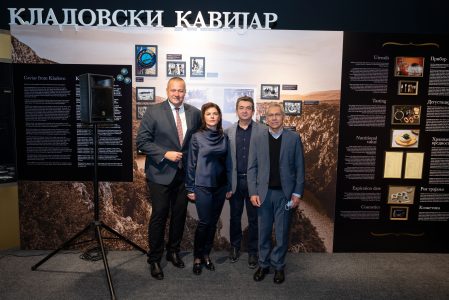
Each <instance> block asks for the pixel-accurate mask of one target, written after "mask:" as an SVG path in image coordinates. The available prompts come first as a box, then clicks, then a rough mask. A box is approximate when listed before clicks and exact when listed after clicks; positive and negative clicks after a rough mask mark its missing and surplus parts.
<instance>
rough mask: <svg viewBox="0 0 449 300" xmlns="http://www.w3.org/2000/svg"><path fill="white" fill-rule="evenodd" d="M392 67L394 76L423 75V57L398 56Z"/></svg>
mask: <svg viewBox="0 0 449 300" xmlns="http://www.w3.org/2000/svg"><path fill="white" fill-rule="evenodd" d="M394 68H395V69H394V70H395V71H394V75H395V76H403V77H423V73H424V57H407V56H398V57H396V63H395V67H394Z"/></svg>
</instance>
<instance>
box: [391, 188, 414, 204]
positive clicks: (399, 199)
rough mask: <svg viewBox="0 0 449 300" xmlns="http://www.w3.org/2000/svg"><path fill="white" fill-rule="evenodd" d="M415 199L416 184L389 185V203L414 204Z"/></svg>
mask: <svg viewBox="0 0 449 300" xmlns="http://www.w3.org/2000/svg"><path fill="white" fill-rule="evenodd" d="M414 200H415V187H414V186H394V185H390V186H389V187H388V201H387V203H388V204H413V202H414Z"/></svg>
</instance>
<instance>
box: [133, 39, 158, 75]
mask: <svg viewBox="0 0 449 300" xmlns="http://www.w3.org/2000/svg"><path fill="white" fill-rule="evenodd" d="M135 66H136V76H157V46H155V45H136V48H135Z"/></svg>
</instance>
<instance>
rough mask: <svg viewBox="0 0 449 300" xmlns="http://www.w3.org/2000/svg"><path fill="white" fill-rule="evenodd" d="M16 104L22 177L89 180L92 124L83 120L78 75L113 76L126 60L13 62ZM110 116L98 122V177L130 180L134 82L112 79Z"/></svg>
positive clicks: (18, 154) (123, 68)
mask: <svg viewBox="0 0 449 300" xmlns="http://www.w3.org/2000/svg"><path fill="white" fill-rule="evenodd" d="M13 71H14V83H15V84H14V86H15V97H14V99H15V107H16V127H17V156H18V176H19V179H20V180H74V181H79V180H90V179H92V174H93V125H92V124H84V123H82V122H81V114H80V84H79V78H78V76H79V75H81V74H85V73H95V74H103V75H109V76H112V77H114V78H115V77H116V76H117V75H118V74H121V73H123V72H124V71H126V72H127V73H128V72H131V67H130V66H122V65H60V64H15V65H14V69H13ZM113 93H114V122H112V123H110V124H98V125H97V126H98V167H99V169H98V172H99V179H100V180H102V181H132V178H133V176H132V88H131V84H130V83H129V82H125V81H119V80H115V81H114V86H113Z"/></svg>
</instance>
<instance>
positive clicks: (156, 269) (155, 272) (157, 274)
mask: <svg viewBox="0 0 449 300" xmlns="http://www.w3.org/2000/svg"><path fill="white" fill-rule="evenodd" d="M150 269H151V276H153V277H154V278H156V279H157V280H162V279H164V272H162V268H161V265H160V264H159V263H158V262H153V263H150Z"/></svg>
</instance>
